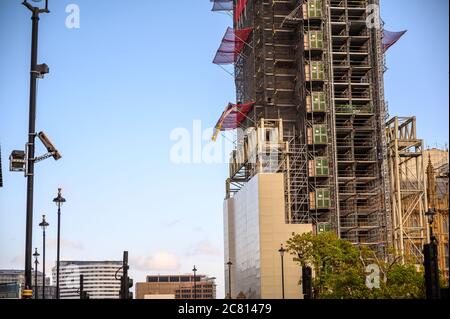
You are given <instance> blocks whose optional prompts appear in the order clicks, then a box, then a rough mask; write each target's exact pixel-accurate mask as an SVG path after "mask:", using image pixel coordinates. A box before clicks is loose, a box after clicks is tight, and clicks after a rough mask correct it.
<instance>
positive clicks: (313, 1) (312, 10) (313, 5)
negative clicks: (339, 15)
mask: <svg viewBox="0 0 450 319" xmlns="http://www.w3.org/2000/svg"><path fill="white" fill-rule="evenodd" d="M308 17H309V18H320V17H322V0H309V1H308Z"/></svg>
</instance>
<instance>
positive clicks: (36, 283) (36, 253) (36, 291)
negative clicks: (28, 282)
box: [33, 248, 39, 299]
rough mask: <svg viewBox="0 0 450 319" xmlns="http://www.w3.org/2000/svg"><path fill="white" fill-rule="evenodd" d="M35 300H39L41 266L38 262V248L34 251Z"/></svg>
mask: <svg viewBox="0 0 450 319" xmlns="http://www.w3.org/2000/svg"><path fill="white" fill-rule="evenodd" d="M33 257H34V299H38V265H39V261H38V257H39V253H38V250H37V248H35V249H34V254H33Z"/></svg>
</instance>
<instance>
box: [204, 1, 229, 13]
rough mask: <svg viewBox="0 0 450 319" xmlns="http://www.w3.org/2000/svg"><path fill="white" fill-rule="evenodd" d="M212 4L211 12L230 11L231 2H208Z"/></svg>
mask: <svg viewBox="0 0 450 319" xmlns="http://www.w3.org/2000/svg"><path fill="white" fill-rule="evenodd" d="M210 1H211V2H214V4H213V8H212V11H232V10H233V0H210Z"/></svg>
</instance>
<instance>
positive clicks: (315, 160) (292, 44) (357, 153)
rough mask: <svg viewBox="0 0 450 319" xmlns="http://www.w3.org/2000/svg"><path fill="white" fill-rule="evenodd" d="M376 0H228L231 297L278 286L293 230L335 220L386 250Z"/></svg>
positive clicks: (358, 241) (272, 293)
mask: <svg viewBox="0 0 450 319" xmlns="http://www.w3.org/2000/svg"><path fill="white" fill-rule="evenodd" d="M218 2H221V1H218ZM225 2H226V1H225ZM377 6H379V1H378V0H361V1H345V0H295V1H276V0H268V1H258V0H238V1H234V2H233V21H234V38H233V40H234V43H235V47H234V51H233V52H232V55H233V58H234V60H233V63H234V76H235V83H236V95H237V101H238V103H237V106H236V110H237V111H236V110H235V112H234V113H231V114H232V115H233V116H234V118H229V117H227V114H225V112H224V115H223V116H222V117H221V119H223V118H225V121H222V124H223V125H218V126H217V127H216V128H217V129H220V128H221V127H225V129H227V128H230V127H231V128H239V129H240V131H238V134H237V139H236V149H235V151H234V152H233V153H232V154H231V158H230V172H229V173H230V174H229V178H228V180H227V182H226V200H225V206H224V220H225V263H226V262H228V260H230V261H231V262H232V263H233V266H232V272H231V273H232V275H231V276H232V280H231V286H232V287H231V289H232V291H233V292H232V297H235V296H236V295H238V294H239V293H241V292H242V293H243V294H244V295H246V297H248V298H279V297H280V296H281V292H280V291H281V279H280V277H281V275H280V273H279V272H280V271H281V269H280V268H281V267H280V265H279V263H280V261H279V259H280V256H278V255H277V254H278V253H277V247H279V245H280V243H282V242H284V241H286V240H287V239H288V238H289V237H290V235H291V234H292V232H298V233H302V232H309V231H314V232H319V231H333V232H335V233H336V234H338V235H339V236H340V237H341V238H343V239H346V240H348V241H350V242H352V243H353V244H355V245H358V246H366V247H369V248H371V249H373V250H374V251H376V252H377V253H378V255H379V256H380V257H385V256H386V255H387V254H388V250H389V249H388V248H389V247H390V246H391V245H392V225H391V209H390V206H391V201H390V194H389V187H390V186H389V176H388V163H387V144H386V131H385V121H386V106H385V101H384V84H383V74H384V71H385V66H384V50H385V49H386V48H387V47H386V46H383V41H382V34H383V28H382V25H373V24H371V23H368V21H372V20H373V21H377V19H378V18H379V15H378V14H379V12H377V11H376V10H374V8H377ZM370 15H372V17H370ZM372 18H374V19H372ZM380 21H381V20H380ZM228 40H229V39H228ZM225 49H226V47H225ZM223 52H224V48H223V47H222V48H221V49H220V50H219V51H218V53H217V56H220V55H221V54H223ZM217 56H216V59H215V60H216V61H219V62H220V61H222V60H223V59H222V60H221V59H217ZM218 64H219V63H218ZM239 102H242V103H243V104H244V105H248V104H249V103H251V104H253V107H252V108H251V109H249V110H247V109H244V108H242V107H240V106H239V105H240V103H239ZM220 121H221V120H219V123H220ZM232 121H234V122H237V123H234V124H236V126H234V127H233V126H231V125H230V122H232ZM286 259H289V260H291V259H292V258H286ZM287 267H290V266H288V265H287ZM294 268H295V269H294ZM292 272H293V273H292V274H291V273H287V276H292V277H291V278H292V280H286V282H290V283H295V285H296V286H295V287H294V286H293V287H286V289H287V290H289V291H292V294H291V293H290V292H289V293H287V296H288V297H291V298H297V297H299V296H300V291H301V290H300V287H299V286H298V285H297V284H296V283H297V282H298V281H299V279H300V270H299V269H298V266H297V267H296V266H295V265H292ZM225 282H226V284H227V285H228V280H227V279H226V280H225ZM226 289H227V291H228V288H226Z"/></svg>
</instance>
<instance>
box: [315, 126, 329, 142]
mask: <svg viewBox="0 0 450 319" xmlns="http://www.w3.org/2000/svg"><path fill="white" fill-rule="evenodd" d="M313 134H314V144H327V143H328V134H327V127H326V126H325V125H314V126H313Z"/></svg>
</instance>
